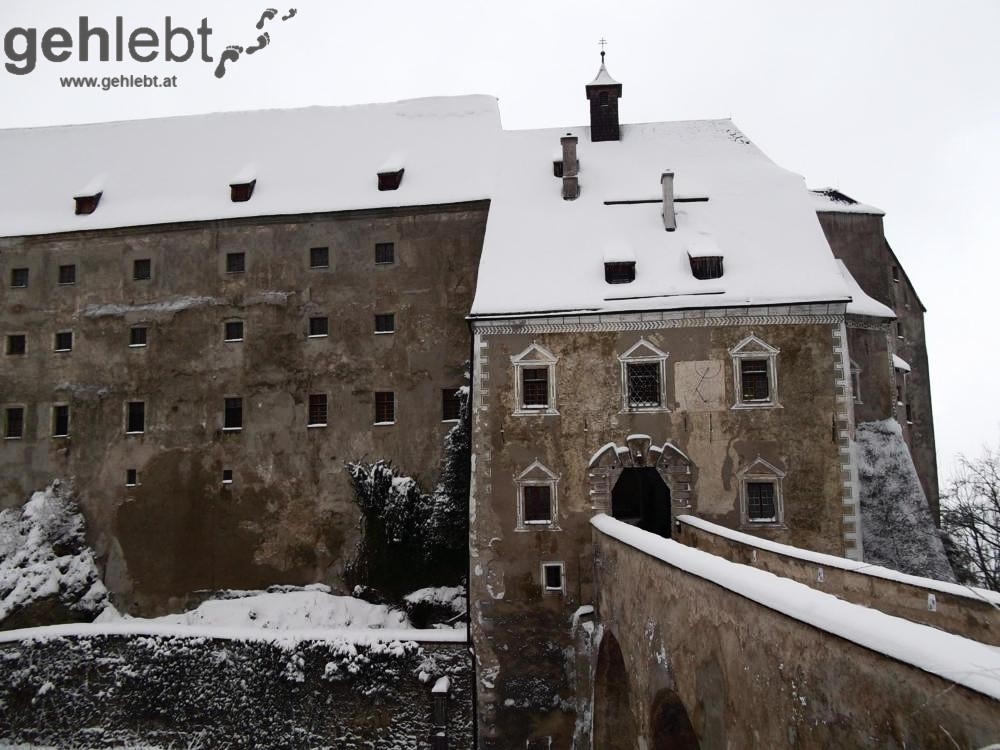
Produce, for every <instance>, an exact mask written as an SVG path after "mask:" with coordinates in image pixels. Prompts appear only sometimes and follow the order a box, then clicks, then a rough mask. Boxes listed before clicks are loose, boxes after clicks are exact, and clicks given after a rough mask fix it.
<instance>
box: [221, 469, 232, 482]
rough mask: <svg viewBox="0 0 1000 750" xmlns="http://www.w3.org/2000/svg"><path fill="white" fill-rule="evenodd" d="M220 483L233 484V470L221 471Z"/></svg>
mask: <svg viewBox="0 0 1000 750" xmlns="http://www.w3.org/2000/svg"><path fill="white" fill-rule="evenodd" d="M222 483H223V484H232V483H233V470H232V469H223V470H222Z"/></svg>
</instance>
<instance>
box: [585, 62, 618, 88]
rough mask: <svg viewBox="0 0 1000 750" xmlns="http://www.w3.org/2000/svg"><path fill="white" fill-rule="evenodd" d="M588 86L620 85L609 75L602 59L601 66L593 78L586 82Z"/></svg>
mask: <svg viewBox="0 0 1000 750" xmlns="http://www.w3.org/2000/svg"><path fill="white" fill-rule="evenodd" d="M587 85H588V86H621V84H620V83H619V82H618V81H616V80H615V79H614V78H612V77H611V74H610V73H608V69H607V66H605V64H604V61H603V60H602V61H601V67H600V68H599V69H598V71H597V75H596V76H595V77H594V80H593V81H591V82H590V83H588V84H587Z"/></svg>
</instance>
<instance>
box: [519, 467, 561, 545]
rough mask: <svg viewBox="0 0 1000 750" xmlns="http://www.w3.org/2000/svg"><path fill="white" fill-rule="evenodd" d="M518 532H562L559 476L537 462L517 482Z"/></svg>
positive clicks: (522, 473) (520, 475)
mask: <svg viewBox="0 0 1000 750" xmlns="http://www.w3.org/2000/svg"><path fill="white" fill-rule="evenodd" d="M514 485H515V487H516V489H517V530H518V531H545V530H548V531H558V530H559V493H558V490H559V475H558V474H556V473H555V472H554V471H552V470H551V469H550V468H548V467H547V466H545V464H543V463H542V462H541V461H539V460H537V459H536V460H535V461H534V462H533V463H532V464H531V465H530V466H529V467H528V468H527V469H525V470H524V471H522V472H521V473H520V474H518V475H517V476H516V477H515V478H514Z"/></svg>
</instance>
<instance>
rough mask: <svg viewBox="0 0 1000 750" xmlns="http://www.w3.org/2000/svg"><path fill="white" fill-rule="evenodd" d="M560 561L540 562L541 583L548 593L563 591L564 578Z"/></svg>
mask: <svg viewBox="0 0 1000 750" xmlns="http://www.w3.org/2000/svg"><path fill="white" fill-rule="evenodd" d="M564 578H565V577H564V575H563V564H562V563H543V564H542V585H543V586H544V588H545V590H546V591H547V592H549V593H558V594H561V593H563V590H564V588H565V580H564Z"/></svg>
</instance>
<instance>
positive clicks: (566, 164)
mask: <svg viewBox="0 0 1000 750" xmlns="http://www.w3.org/2000/svg"><path fill="white" fill-rule="evenodd" d="M559 142H560V143H561V144H562V150H563V178H562V181H563V188H562V194H563V200H567V201H573V200H576V199H577V198H579V197H580V179H579V177H577V175H578V174H579V172H580V162H578V161H577V160H576V142H577V138H576V136H575V135H571V134H570V133H567V134H566V135H564V136H563V137H562V138H560V139H559Z"/></svg>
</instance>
